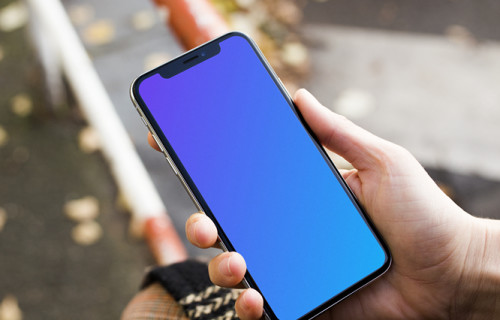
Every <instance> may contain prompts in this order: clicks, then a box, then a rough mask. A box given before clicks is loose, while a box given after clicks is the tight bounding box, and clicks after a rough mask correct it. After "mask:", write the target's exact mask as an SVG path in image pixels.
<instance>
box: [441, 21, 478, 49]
mask: <svg viewBox="0 0 500 320" xmlns="http://www.w3.org/2000/svg"><path fill="white" fill-rule="evenodd" d="M445 34H446V37H447V38H448V39H449V40H450V41H452V42H454V43H456V44H459V45H463V46H474V45H475V44H476V43H477V40H476V38H475V37H474V35H473V34H472V33H471V32H470V31H469V30H468V29H467V28H466V27H464V26H460V25H451V26H449V27H448V28H446V30H445Z"/></svg>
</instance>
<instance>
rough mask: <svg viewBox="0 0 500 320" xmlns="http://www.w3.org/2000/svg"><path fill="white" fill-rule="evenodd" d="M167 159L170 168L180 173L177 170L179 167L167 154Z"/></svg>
mask: <svg viewBox="0 0 500 320" xmlns="http://www.w3.org/2000/svg"><path fill="white" fill-rule="evenodd" d="M165 159H167V162H168V164H169V165H170V168H172V170H174V173H175V175H177V176H178V175H179V171H177V167H176V166H175V165H174V163H173V162H172V160H170V158H169V157H167V156H165Z"/></svg>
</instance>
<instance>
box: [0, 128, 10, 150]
mask: <svg viewBox="0 0 500 320" xmlns="http://www.w3.org/2000/svg"><path fill="white" fill-rule="evenodd" d="M8 141H9V134H8V133H7V130H5V128H4V127H2V126H0V147H3V146H5V145H6V144H7V142H8Z"/></svg>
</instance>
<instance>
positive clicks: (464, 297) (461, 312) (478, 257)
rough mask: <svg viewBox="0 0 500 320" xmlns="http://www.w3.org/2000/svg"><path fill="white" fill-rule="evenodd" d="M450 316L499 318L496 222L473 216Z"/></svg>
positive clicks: (499, 247) (499, 252) (499, 225)
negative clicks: (465, 254)
mask: <svg viewBox="0 0 500 320" xmlns="http://www.w3.org/2000/svg"><path fill="white" fill-rule="evenodd" d="M472 223H473V226H472V234H471V239H470V243H469V248H468V252H467V256H466V258H465V261H464V266H463V271H462V274H461V276H460V280H459V282H458V288H457V294H456V298H455V305H454V307H453V310H452V312H451V314H452V318H453V319H493V318H495V319H496V318H500V221H497V220H488V219H480V218H473V219H472Z"/></svg>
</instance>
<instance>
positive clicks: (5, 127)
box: [0, 0, 152, 320]
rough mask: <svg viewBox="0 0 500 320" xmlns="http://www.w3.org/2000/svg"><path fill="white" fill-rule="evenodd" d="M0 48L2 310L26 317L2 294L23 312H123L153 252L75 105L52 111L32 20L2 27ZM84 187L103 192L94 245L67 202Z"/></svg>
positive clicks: (35, 315)
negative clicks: (85, 241) (88, 142)
mask: <svg viewBox="0 0 500 320" xmlns="http://www.w3.org/2000/svg"><path fill="white" fill-rule="evenodd" d="M11 2H12V1H7V0H1V1H0V8H3V7H4V6H5V5H6V4H7V3H11ZM0 50H1V51H2V54H1V55H2V58H0V75H1V76H0V127H1V130H0V131H2V133H0V136H1V137H0V140H1V141H0V309H1V310H0V318H1V319H3V320H16V319H17V320H19V319H20V318H17V317H16V316H15V313H14V314H13V313H12V312H11V313H10V315H11V317H8V316H7V315H8V314H9V312H8V311H7V309H9V307H8V305H10V306H11V307H10V310H12V306H13V304H12V303H10V304H9V303H2V301H3V302H8V301H10V302H13V301H17V302H18V304H19V305H18V307H19V309H20V311H21V313H22V315H23V318H24V319H87V320H88V319H118V318H119V316H120V313H121V311H122V309H123V307H124V305H125V304H126V303H127V302H128V301H129V300H130V298H131V297H132V296H133V294H134V293H135V292H136V291H137V288H138V286H139V284H140V279H141V275H142V273H143V271H144V269H145V267H146V266H147V265H148V264H151V263H152V260H151V258H150V256H149V252H148V250H147V249H146V246H145V245H144V243H142V242H140V241H137V240H136V239H133V238H131V237H130V236H129V235H128V215H127V213H126V212H124V211H123V210H119V209H117V208H116V206H115V199H116V194H117V190H116V187H115V184H114V182H113V179H112V177H111V176H110V173H109V170H108V167H107V164H106V163H105V161H104V160H103V158H102V157H101V156H100V155H99V154H86V153H83V152H82V151H81V150H80V149H79V147H78V144H77V135H78V133H79V131H80V130H81V129H82V128H83V127H84V121H83V120H82V118H81V116H80V114H79V112H78V110H77V108H76V107H69V106H68V105H65V106H62V109H61V110H60V111H59V112H51V105H50V104H48V103H47V100H46V95H45V90H44V86H45V84H44V83H43V81H42V76H41V72H40V69H39V68H38V65H37V63H36V62H35V55H34V52H33V51H32V50H31V46H30V43H29V41H28V37H27V32H26V28H21V29H17V30H16V31H12V32H2V31H0ZM84 196H92V197H95V198H96V199H97V201H98V202H99V216H98V217H97V219H96V222H97V223H98V225H99V226H101V227H102V230H103V234H102V236H101V237H100V238H99V239H98V240H97V242H96V243H95V244H92V245H81V244H78V243H77V242H75V241H74V240H73V237H72V231H73V230H74V228H75V227H76V226H77V223H76V222H74V221H72V220H70V219H68V217H66V216H65V214H64V211H63V207H64V205H65V204H66V203H67V201H68V200H72V199H77V198H81V197H84ZM8 297H11V298H8ZM12 297H13V298H12ZM13 299H14V300H13ZM14 304H15V303H14ZM3 316H5V317H7V318H2V317H3Z"/></svg>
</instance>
